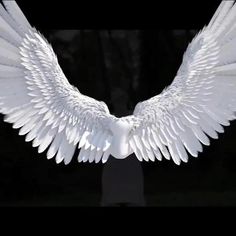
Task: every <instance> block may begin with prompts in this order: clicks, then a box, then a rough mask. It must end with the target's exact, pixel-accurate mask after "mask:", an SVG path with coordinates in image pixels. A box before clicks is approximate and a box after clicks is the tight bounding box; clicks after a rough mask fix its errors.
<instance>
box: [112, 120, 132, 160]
mask: <svg viewBox="0 0 236 236" xmlns="http://www.w3.org/2000/svg"><path fill="white" fill-rule="evenodd" d="M132 128H133V125H132V124H129V123H128V122H127V121H126V120H125V119H124V118H122V119H118V120H117V121H114V122H111V124H110V130H111V131H112V133H113V140H112V145H111V148H110V154H111V155H112V156H114V157H115V158H116V159H125V158H126V157H128V156H129V155H131V154H132V153H133V151H132V149H131V148H130V145H129V134H130V131H131V129H132Z"/></svg>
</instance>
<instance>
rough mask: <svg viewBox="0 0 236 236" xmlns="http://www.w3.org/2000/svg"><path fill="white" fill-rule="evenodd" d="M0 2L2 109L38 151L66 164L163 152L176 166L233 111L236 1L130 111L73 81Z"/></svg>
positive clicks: (154, 156) (18, 14)
mask: <svg viewBox="0 0 236 236" xmlns="http://www.w3.org/2000/svg"><path fill="white" fill-rule="evenodd" d="M3 3H4V6H5V8H4V7H3V6H2V5H1V4H0V112H1V113H2V114H4V115H5V121H6V122H9V123H12V124H13V128H15V129H19V134H20V135H26V141H27V142H30V141H32V145H33V147H37V148H38V151H39V153H42V152H44V151H47V158H48V159H51V158H55V160H56V162H57V163H61V162H64V163H65V164H69V163H70V162H71V159H72V157H73V155H74V152H75V149H76V148H78V149H80V153H79V156H78V161H79V162H87V161H88V162H90V163H91V162H95V163H98V162H100V161H102V162H103V163H105V162H106V161H107V160H108V158H109V156H110V155H112V156H114V157H115V158H117V159H124V158H126V157H128V156H129V155H130V154H132V153H133V152H134V153H135V154H136V156H137V158H138V160H140V161H143V160H145V161H149V160H150V161H155V160H159V161H161V160H162V158H163V157H164V158H165V159H167V160H170V159H172V160H173V161H174V163H176V164H177V165H179V164H180V163H181V162H188V156H189V154H190V155H192V156H194V157H197V156H198V154H199V153H200V152H202V151H203V145H210V138H213V139H217V138H218V133H223V132H224V128H223V126H229V125H230V121H232V120H234V119H235V112H236V52H235V48H236V4H235V2H234V1H222V3H221V4H220V6H219V8H218V10H217V11H216V13H215V15H214V16H213V18H212V20H211V22H210V23H209V25H208V26H206V27H205V28H204V29H203V30H202V31H201V32H199V34H198V35H197V36H196V37H195V38H194V39H193V41H192V43H191V44H190V45H189V47H188V49H187V51H186V53H185V55H184V58H183V62H182V65H181V67H180V69H179V71H178V73H177V76H176V77H175V79H174V81H173V83H172V84H171V85H170V86H169V87H168V88H167V89H165V90H164V91H163V92H162V93H161V94H160V95H157V96H155V97H153V98H151V99H149V100H147V101H144V102H141V103H139V104H138V105H137V106H136V108H135V110H134V113H133V115H132V116H128V117H123V118H116V117H115V116H113V115H111V114H110V112H109V110H108V107H107V106H106V105H105V104H104V103H103V102H99V101H96V100H95V99H93V98H90V97H87V96H85V95H83V94H81V93H80V92H79V90H78V89H76V88H75V87H73V86H72V85H70V83H69V82H68V80H67V79H66V77H65V75H64V73H63V72H62V70H61V68H60V66H59V64H58V61H57V57H56V55H55V54H54V52H53V49H52V47H51V46H50V45H49V43H48V42H47V40H46V39H45V38H44V37H43V36H42V35H41V34H40V33H39V32H37V30H36V29H35V28H32V27H31V26H30V24H29V22H28V20H27V19H26V17H25V16H24V14H23V13H22V11H21V10H20V8H19V7H18V5H17V4H16V2H15V1H3Z"/></svg>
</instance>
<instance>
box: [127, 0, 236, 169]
mask: <svg viewBox="0 0 236 236" xmlns="http://www.w3.org/2000/svg"><path fill="white" fill-rule="evenodd" d="M235 45H236V4H235V2H234V1H222V3H221V4H220V6H219V8H218V10H217V11H216V13H215V15H214V16H213V18H212V20H211V22H210V24H209V25H208V26H207V27H205V28H204V29H203V30H202V31H201V32H199V34H198V35H197V36H196V37H195V38H194V39H193V41H192V42H191V44H190V45H189V47H188V49H187V51H186V53H185V55H184V57H183V62H182V65H181V67H180V69H179V71H178V73H177V76H176V77H175V79H174V81H173V83H172V84H171V85H170V86H169V87H168V88H167V89H165V90H164V91H163V92H162V93H161V94H160V95H158V96H155V97H153V98H151V99H149V100H147V101H144V102H141V103H139V104H138V105H137V106H136V108H135V111H134V113H133V115H134V117H135V118H136V119H137V122H138V125H137V126H136V128H135V129H134V131H133V133H132V135H131V138H130V145H131V147H132V149H133V150H134V152H135V153H136V156H137V157H138V159H139V160H146V161H149V160H152V161H154V160H155V159H158V160H162V158H163V156H164V157H165V158H166V159H168V160H170V159H171V158H172V159H173V161H174V162H175V163H176V164H177V165H179V164H180V163H181V161H183V162H187V161H188V153H190V154H191V155H192V156H194V157H197V156H198V154H199V152H202V150H203V147H202V145H210V139H209V137H210V138H213V139H217V138H218V133H223V132H224V128H223V126H229V125H230V121H232V120H234V119H235V118H236V117H235V112H236V53H235Z"/></svg>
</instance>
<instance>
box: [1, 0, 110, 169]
mask: <svg viewBox="0 0 236 236" xmlns="http://www.w3.org/2000/svg"><path fill="white" fill-rule="evenodd" d="M3 3H4V6H5V8H6V9H5V8H4V7H3V5H1V4H0V112H1V113H2V114H4V115H5V121H6V122H9V123H12V124H13V128H15V129H20V131H19V134H20V135H26V141H27V142H29V141H33V143H32V144H33V147H38V151H39V153H41V152H44V151H45V150H46V149H48V151H47V158H48V159H50V158H53V157H55V159H56V162H57V163H60V162H62V161H64V163H65V164H68V163H70V161H71V159H72V157H73V154H74V152H75V149H76V148H81V150H80V154H79V157H78V160H79V161H84V162H86V161H89V162H93V161H95V162H96V163H97V162H99V161H100V160H102V158H103V155H104V154H105V153H106V150H107V149H108V148H109V146H110V144H111V140H112V134H111V132H110V131H109V129H108V124H109V122H110V120H112V119H114V117H113V116H111V115H110V113H109V110H108V108H107V106H106V105H105V104H104V103H103V102H98V101H96V100H95V99H93V98H90V97H87V96H85V95H82V94H81V93H80V92H79V91H78V89H76V88H75V87H73V86H72V85H70V84H69V82H68V81H67V79H66V77H65V75H64V74H63V72H62V70H61V68H60V66H59V64H58V60H57V58H56V55H55V54H54V52H53V49H52V47H51V46H50V45H49V43H48V42H47V41H46V40H45V39H44V38H43V36H42V35H40V33H38V32H37V31H36V29H34V28H32V27H31V26H30V24H29V22H28V21H27V19H26V18H25V16H24V15H23V13H22V12H21V10H20V8H19V7H18V5H17V4H16V2H15V1H7V0H6V1H3ZM103 161H104V162H105V161H106V159H104V160H103Z"/></svg>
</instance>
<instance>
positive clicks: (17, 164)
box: [0, 1, 236, 206]
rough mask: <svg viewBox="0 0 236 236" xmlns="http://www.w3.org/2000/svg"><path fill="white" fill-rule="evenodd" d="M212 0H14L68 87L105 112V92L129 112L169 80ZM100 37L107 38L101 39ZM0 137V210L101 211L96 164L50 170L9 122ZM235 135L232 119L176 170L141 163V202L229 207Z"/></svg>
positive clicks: (235, 184)
mask: <svg viewBox="0 0 236 236" xmlns="http://www.w3.org/2000/svg"><path fill="white" fill-rule="evenodd" d="M219 2H220V1H214V2H210V1H209V2H204V1H202V2H200V1H194V2H190V1H189V2H180V1H178V2H176V3H175V4H174V3H170V2H164V1H162V2H158V3H157V5H156V6H154V5H150V4H149V3H148V2H146V3H145V5H144V4H143V3H135V4H134V5H131V6H130V5H127V3H125V2H121V1H119V2H112V3H110V4H108V3H106V5H105V6H102V5H100V3H99V6H97V5H96V4H95V3H93V2H91V4H90V3H87V4H86V5H85V4H84V3H81V2H80V3H78V4H76V2H72V1H61V2H58V1H51V2H50V4H49V3H46V2H44V1H36V2H35V1H29V2H26V1H18V3H19V5H20V7H21V8H22V10H23V11H24V12H25V15H26V16H27V18H28V19H29V21H30V23H31V24H32V25H33V26H35V27H36V28H37V29H38V30H40V32H42V33H43V34H44V35H45V36H46V38H48V40H49V42H50V43H51V44H52V46H53V47H54V49H55V52H56V54H57V55H58V58H59V62H60V64H61V66H62V68H63V70H64V72H65V73H66V75H67V77H68V79H69V81H70V82H71V83H73V84H74V85H76V86H77V87H78V88H79V89H80V91H81V92H82V93H85V94H86V95H89V96H92V97H94V98H96V99H99V100H103V101H104V102H106V104H108V106H109V108H110V110H111V112H114V111H113V109H114V104H112V101H111V94H112V91H114V90H115V88H117V87H120V88H121V89H122V90H123V91H125V92H126V94H127V96H128V98H129V99H128V104H127V105H128V108H129V110H131V111H132V110H133V108H134V107H135V104H136V103H137V101H142V100H143V99H148V98H150V97H151V96H154V95H156V94H157V93H159V92H161V91H162V89H163V88H164V87H166V86H167V85H169V84H170V83H171V81H172V80H173V78H174V76H175V74H176V72H177V70H178V68H179V66H180V64H181V60H182V55H183V53H184V51H185V50H186V47H187V45H188V43H189V42H190V41H191V39H192V38H193V36H194V34H195V33H196V32H197V31H198V30H200V29H201V28H202V27H203V26H204V25H206V24H207V23H208V22H209V20H210V19H211V17H212V16H213V14H214V12H215V10H216V8H217V6H218V4H219ZM63 29H67V30H68V29H72V30H82V31H81V32H82V34H81V32H80V34H79V35H77V38H75V39H74V40H69V41H67V42H65V41H63V40H61V39H60V37H59V38H58V37H57V35H58V32H59V30H63ZM118 30H119V31H118ZM176 30H178V31H176ZM63 34H64V35H67V34H68V32H64V33H62V34H61V35H62V36H63ZM81 35H82V36H81ZM104 35H110V36H112V37H110V38H109V37H108V39H109V40H110V41H109V40H108V39H106V37H105V36H104ZM122 35H125V37H122ZM81 38H83V40H81ZM81 41H83V43H81ZM101 42H102V43H103V44H102V45H103V47H101ZM127 42H131V44H128V43H127ZM132 43H139V47H140V50H139V51H138V52H137V51H135V50H134V52H133V53H134V54H130V46H129V45H132ZM71 45H72V46H71ZM81 45H82V46H81ZM104 45H105V46H104ZM70 47H72V51H70V49H68V48H70ZM68 51H69V52H68ZM70 52H71V55H72V59H73V60H72V61H73V63H71V55H69V58H70V59H68V53H69V54H70ZM106 53H108V54H109V55H112V56H111V58H113V61H112V60H111V61H110V64H113V66H111V68H109V67H106V66H104V54H106ZM132 57H134V59H133V64H135V65H136V64H138V66H136V67H135V68H134V66H133V64H132V62H131V59H130V58H132ZM71 65H73V66H71ZM114 65H115V66H114ZM130 68H132V70H131V69H130ZM134 75H136V76H137V84H138V85H137V87H136V88H135V89H134V88H133V87H132V83H133V80H134ZM1 120H2V119H1ZM0 131H1V132H0V143H1V149H0V157H1V158H0V186H1V187H0V205H1V206H99V205H100V200H101V194H102V184H101V179H102V173H103V168H104V166H103V165H101V164H99V165H94V164H77V162H76V160H74V161H73V162H72V163H71V164H70V165H69V166H66V167H65V166H64V165H56V164H55V161H54V160H50V161H48V160H46V157H45V153H43V154H41V155H38V154H37V150H36V149H33V148H32V147H31V144H30V143H25V142H24V138H22V137H19V136H18V135H17V131H16V130H12V128H11V125H9V124H5V123H4V122H3V121H1V122H0ZM235 131H236V125H235V122H233V123H232V125H231V126H230V127H228V128H226V132H225V134H222V135H220V139H219V140H212V142H211V146H210V147H204V152H203V153H202V154H200V156H199V158H198V159H195V158H193V157H191V158H190V161H189V163H188V164H182V165H181V166H180V167H177V166H175V165H174V164H173V162H169V161H163V162H155V163H142V164H141V165H142V169H143V176H144V186H145V188H144V196H145V198H146V202H147V205H148V206H235V205H236V192H235V190H236V161H235V158H236V156H235V154H236V150H235V141H236V134H235ZM119 174H120V173H119Z"/></svg>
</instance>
